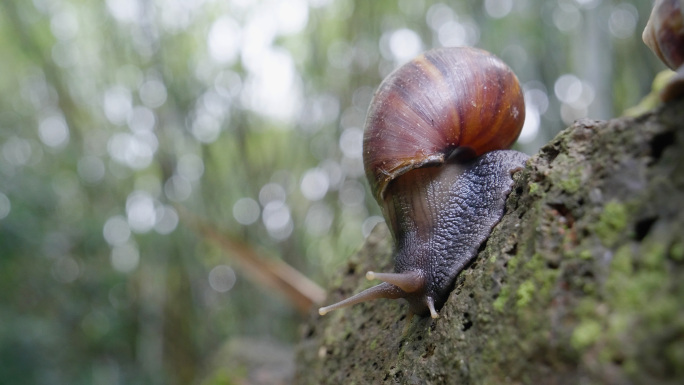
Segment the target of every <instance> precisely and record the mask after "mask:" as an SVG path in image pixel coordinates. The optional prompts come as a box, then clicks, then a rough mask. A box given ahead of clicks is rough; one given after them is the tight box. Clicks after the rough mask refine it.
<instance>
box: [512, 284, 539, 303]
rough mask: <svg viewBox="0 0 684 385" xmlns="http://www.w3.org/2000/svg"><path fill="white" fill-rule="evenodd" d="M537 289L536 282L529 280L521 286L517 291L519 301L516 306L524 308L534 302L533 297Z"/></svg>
mask: <svg viewBox="0 0 684 385" xmlns="http://www.w3.org/2000/svg"><path fill="white" fill-rule="evenodd" d="M535 290H536V288H535V285H534V282H532V281H530V280H527V281H525V282H523V283H521V284H520V287H518V291H517V293H516V294H517V297H518V301H517V302H516V305H517V306H518V307H523V306H525V305H527V304H528V303H530V301H531V300H532V296H533V295H534V292H535Z"/></svg>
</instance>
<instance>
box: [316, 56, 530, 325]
mask: <svg viewBox="0 0 684 385" xmlns="http://www.w3.org/2000/svg"><path fill="white" fill-rule="evenodd" d="M524 120H525V106H524V98H523V94H522V90H521V87H520V84H519V82H518V79H517V78H516V76H515V74H514V73H513V72H512V71H511V69H510V68H509V67H508V66H507V65H506V64H505V63H504V62H503V61H501V60H500V59H499V58H497V57H496V56H494V55H492V54H490V53H488V52H486V51H483V50H480V49H475V48H466V47H459V48H442V49H436V50H431V51H428V52H426V53H424V54H423V55H421V56H419V57H417V58H415V59H414V60H412V61H411V62H409V63H407V64H405V65H403V66H402V67H400V68H398V69H397V70H395V71H394V72H393V73H391V74H390V75H389V76H388V77H387V78H386V79H385V80H384V81H383V82H382V84H381V85H380V87H379V88H378V90H377V92H376V94H375V96H374V98H373V101H372V102H371V106H370V108H369V111H368V117H367V120H366V127H365V132H364V141H363V159H364V167H365V171H366V176H367V178H368V182H369V184H370V186H371V190H372V192H373V194H374V197H375V199H376V200H377V202H378V203H379V204H380V206H381V208H382V211H383V215H384V217H385V221H386V222H387V224H388V226H389V228H390V230H391V233H392V238H393V241H394V251H393V257H394V272H393V273H374V272H368V273H367V274H366V277H367V278H368V279H378V280H380V281H383V282H382V283H380V284H378V285H376V286H373V287H371V288H369V289H367V290H365V291H362V292H360V293H358V294H356V295H354V296H352V297H349V298H347V299H345V300H342V301H340V302H337V303H335V304H333V305H330V306H327V307H323V308H321V309H319V313H320V314H321V315H324V314H326V313H327V312H329V311H331V310H335V309H338V308H341V307H345V306H349V305H353V304H356V303H359V302H365V301H368V300H372V299H377V298H393V299H394V298H404V299H406V300H407V301H408V303H409V313H410V314H418V315H421V316H426V315H430V316H431V317H433V318H437V317H438V311H439V310H440V309H441V308H442V306H443V305H444V303H445V302H446V300H447V299H448V297H449V294H450V292H451V291H452V290H453V287H454V282H455V279H456V277H457V276H458V274H459V273H460V272H461V271H462V270H463V268H464V267H465V266H466V265H467V264H468V263H469V262H470V261H471V260H472V259H473V258H475V256H476V255H477V253H478V250H479V248H480V246H481V245H482V244H483V242H485V241H486V240H487V238H488V237H489V234H490V232H491V230H492V228H493V227H494V226H495V225H496V224H497V223H498V222H499V220H500V219H501V217H502V216H503V213H504V206H505V202H506V198H507V196H508V194H509V192H510V191H511V188H512V185H513V179H512V175H513V173H515V172H516V171H518V170H520V169H522V168H523V167H524V165H525V162H526V160H527V158H528V157H527V155H525V154H523V153H520V152H517V151H513V150H508V148H509V147H510V146H511V145H512V144H513V143H514V142H515V141H516V139H517V137H518V135H519V134H520V131H521V129H522V126H523V122H524Z"/></svg>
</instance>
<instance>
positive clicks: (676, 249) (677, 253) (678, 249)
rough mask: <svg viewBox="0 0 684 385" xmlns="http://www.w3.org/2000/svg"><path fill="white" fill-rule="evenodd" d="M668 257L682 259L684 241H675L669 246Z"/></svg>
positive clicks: (683, 255) (683, 257)
mask: <svg viewBox="0 0 684 385" xmlns="http://www.w3.org/2000/svg"><path fill="white" fill-rule="evenodd" d="M670 257H672V259H674V260H675V261H678V262H682V261H684V243H682V242H681V241H676V242H675V243H674V244H673V245H672V247H671V248H670Z"/></svg>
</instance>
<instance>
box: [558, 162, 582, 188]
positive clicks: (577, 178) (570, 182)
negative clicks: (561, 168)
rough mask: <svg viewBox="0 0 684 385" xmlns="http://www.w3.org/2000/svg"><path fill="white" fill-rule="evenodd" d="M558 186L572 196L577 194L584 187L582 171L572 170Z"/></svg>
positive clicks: (563, 177) (578, 169)
mask: <svg viewBox="0 0 684 385" xmlns="http://www.w3.org/2000/svg"><path fill="white" fill-rule="evenodd" d="M558 185H559V186H560V187H561V188H562V189H563V190H565V191H566V192H568V193H570V194H574V193H576V192H577V191H579V189H580V187H581V186H582V169H581V168H572V169H571V170H570V172H569V173H568V174H567V175H563V176H562V177H561V178H560V180H559V181H558Z"/></svg>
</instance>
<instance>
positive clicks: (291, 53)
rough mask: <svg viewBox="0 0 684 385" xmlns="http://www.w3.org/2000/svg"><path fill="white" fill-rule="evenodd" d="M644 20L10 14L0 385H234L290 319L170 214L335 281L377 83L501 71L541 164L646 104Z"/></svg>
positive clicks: (291, 12)
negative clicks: (586, 122) (489, 63)
mask: <svg viewBox="0 0 684 385" xmlns="http://www.w3.org/2000/svg"><path fill="white" fill-rule="evenodd" d="M649 8H650V4H649V2H643V1H636V0H634V1H607V0H603V1H601V0H559V1H542V0H525V1H512V0H486V1H472V2H443V3H441V2H437V1H429V0H398V1H351V0H336V1H335V0H309V1H308V2H307V1H304V0H298V1H286V0H269V1H250V0H235V1H232V2H231V1H212V0H204V1H192V2H187V1H181V0H107V1H92V0H80V1H76V0H32V1H25V0H4V1H3V2H2V3H1V4H0V52H2V55H0V68H2V71H1V72H2V74H0V383H8V384H43V383H45V384H155V383H158V384H186V383H201V382H203V383H216V384H218V383H240V381H241V379H243V378H250V376H251V375H252V374H251V373H250V372H249V371H248V370H247V369H245V370H238V369H235V370H233V371H232V372H226V371H225V370H219V371H216V372H215V371H214V369H215V368H218V367H225V362H227V361H230V360H231V359H232V358H231V357H233V358H234V355H235V354H240V353H235V352H233V353H230V354H227V355H224V354H223V353H221V352H222V347H224V346H225V344H226V343H227V342H228V341H231V340H232V339H233V338H236V337H241V338H251V339H254V340H255V341H261V342H264V341H265V342H267V343H276V344H278V346H282V345H285V346H288V344H291V343H293V342H295V341H296V340H297V338H298V335H297V324H298V322H299V321H300V320H301V315H300V314H298V313H297V312H296V310H295V309H294V308H293V307H292V305H290V304H289V303H288V302H287V300H286V298H285V297H283V296H282V295H280V293H273V292H272V291H269V290H268V289H266V288H263V287H261V286H260V285H259V284H257V283H254V282H252V281H250V280H249V279H247V277H246V276H245V275H244V274H243V272H242V271H241V270H240V269H239V266H236V265H235V263H234V261H233V260H232V259H231V255H230V254H227V253H226V252H224V251H223V250H221V249H219V248H218V247H217V246H216V245H214V244H212V243H210V242H207V241H206V240H204V239H203V237H202V235H201V234H197V233H196V232H194V231H193V230H192V228H190V227H188V226H185V225H184V224H183V219H182V218H179V211H178V207H184V208H185V209H186V210H188V212H192V213H194V214H195V215H197V216H200V217H202V218H206V220H207V221H209V223H213V224H215V225H216V226H217V228H220V229H222V230H223V231H226V232H227V233H229V234H231V235H232V236H235V237H238V238H239V239H242V240H244V241H245V242H247V243H248V244H249V245H251V246H252V247H253V248H254V250H256V251H257V252H258V253H259V254H261V255H263V256H264V257H265V258H272V259H281V260H283V261H285V262H287V263H288V264H290V265H292V266H293V267H295V268H296V269H298V270H300V271H301V272H303V273H304V274H305V275H307V276H309V277H311V278H312V279H313V280H314V281H316V282H318V283H319V284H321V285H322V286H324V287H327V286H328V285H329V278H330V277H331V276H332V275H333V272H334V271H335V270H336V269H339V268H340V267H341V266H343V264H344V261H345V259H346V257H347V256H348V255H349V254H350V253H352V252H353V251H354V250H356V249H357V248H358V247H359V246H360V244H361V243H362V242H363V239H364V235H366V234H367V233H368V232H369V231H370V229H371V228H372V226H373V225H374V224H375V223H377V221H378V220H381V218H380V217H378V215H379V209H378V208H377V206H376V204H375V202H374V201H373V199H372V198H370V195H369V194H368V191H367V189H368V188H367V183H366V182H365V178H364V176H363V166H362V164H361V158H360V154H361V149H360V146H361V132H362V131H361V130H362V128H363V123H364V119H365V112H366V109H367V108H368V104H369V102H370V99H371V97H372V94H373V90H374V88H375V87H376V86H377V85H378V84H379V82H380V81H381V79H382V78H383V77H384V76H385V75H387V74H388V73H389V72H390V71H391V70H392V69H393V68H395V67H396V66H397V65H399V64H401V63H402V62H404V61H406V60H408V59H409V58H410V57H412V56H414V55H416V54H418V53H419V52H420V51H422V50H425V49H429V48H432V47H438V46H444V45H474V46H478V47H481V48H484V49H487V50H489V51H492V52H493V53H495V54H497V55H499V56H500V57H501V58H503V59H504V60H505V61H506V62H507V63H509V64H510V65H511V67H512V68H513V69H514V71H515V72H516V73H517V74H518V77H519V78H520V81H521V83H522V84H523V85H524V87H525V91H526V99H527V105H528V125H529V127H527V128H526V130H527V131H526V133H525V137H524V138H521V143H520V144H519V145H518V146H519V148H520V149H522V150H523V151H526V152H528V153H534V152H535V151H536V149H537V148H538V147H539V146H541V145H543V144H544V143H545V142H546V141H548V140H549V139H550V138H552V137H553V136H554V135H555V133H557V132H558V131H559V130H560V129H562V128H563V127H564V126H565V125H566V124H568V123H570V122H571V121H572V120H574V119H576V118H582V117H591V118H610V117H612V116H615V115H619V114H620V113H621V111H623V110H625V109H626V108H627V107H629V106H632V105H635V104H637V103H638V101H639V100H640V98H641V97H642V95H645V94H647V93H648V92H649V90H650V84H651V81H652V79H653V77H654V74H655V73H656V72H657V71H658V70H660V69H662V68H663V66H662V65H661V64H659V63H658V62H657V60H656V59H655V58H654V57H653V56H652V55H651V54H650V52H649V51H648V50H647V49H646V48H645V46H643V44H642V43H641V39H640V34H641V30H642V29H643V26H644V25H645V23H646V20H647V16H648V13H649V12H650V9H649ZM523 139H524V140H523ZM180 217H182V215H181V216H180ZM244 345H245V346H250V344H244ZM245 349H248V348H244V349H242V350H239V351H242V352H244V350H245ZM285 350H287V349H285ZM231 355H232V356H231ZM285 356H287V354H285ZM286 358H287V357H286ZM279 374H280V375H281V376H280V378H283V379H287V376H288V369H287V366H285V369H282V372H279ZM267 378H279V377H278V373H276V374H271V376H270V377H267ZM276 382H277V381H276Z"/></svg>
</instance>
